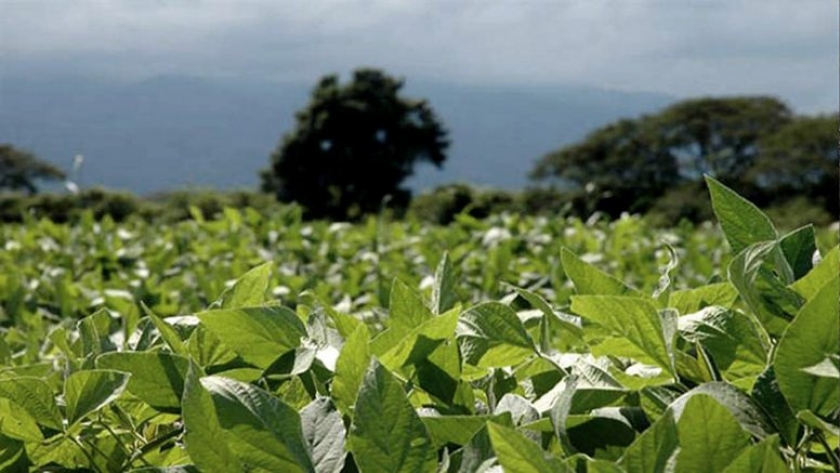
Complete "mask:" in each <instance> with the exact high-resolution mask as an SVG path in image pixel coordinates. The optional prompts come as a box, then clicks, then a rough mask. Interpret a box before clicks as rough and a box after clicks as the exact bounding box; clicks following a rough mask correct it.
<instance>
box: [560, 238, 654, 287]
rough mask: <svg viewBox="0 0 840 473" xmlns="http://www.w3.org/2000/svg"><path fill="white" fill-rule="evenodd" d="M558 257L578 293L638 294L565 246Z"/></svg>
mask: <svg viewBox="0 0 840 473" xmlns="http://www.w3.org/2000/svg"><path fill="white" fill-rule="evenodd" d="M560 259H561V261H562V263H563V270H564V271H565V272H566V276H568V278H569V279H571V280H572V282H573V283H574V284H575V289H577V293H578V294H599V295H610V296H622V295H627V296H630V295H638V293H637V292H636V291H635V290H633V289H630V288H629V287H627V286H625V285H624V283H622V282H621V281H619V280H618V279H616V278H614V277H612V276H610V275H609V274H607V273H605V272H603V271H601V270H600V269H598V268H596V267H595V266H593V265H591V264H589V263H586V262H585V261H583V260H582V259H580V258H578V257H577V255H575V254H574V253H572V252H571V251H569V250H568V249H566V248H563V249H562V250H561V251H560Z"/></svg>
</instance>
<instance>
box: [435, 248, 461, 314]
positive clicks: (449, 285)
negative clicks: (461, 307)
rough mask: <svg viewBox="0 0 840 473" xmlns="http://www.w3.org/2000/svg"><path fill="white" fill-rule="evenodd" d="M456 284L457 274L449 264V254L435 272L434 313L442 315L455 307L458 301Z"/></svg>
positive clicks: (445, 254) (442, 259)
mask: <svg viewBox="0 0 840 473" xmlns="http://www.w3.org/2000/svg"><path fill="white" fill-rule="evenodd" d="M455 282H456V281H455V274H454V271H453V270H452V265H451V264H450V263H449V253H444V254H443V258H441V259H440V263H438V266H437V269H436V270H435V282H434V284H433V285H432V312H434V313H435V314H437V315H440V314H443V313H444V312H446V311H448V310H449V309H451V308H453V307H454V306H455V303H456V302H457V300H458V295H457V294H456V293H455Z"/></svg>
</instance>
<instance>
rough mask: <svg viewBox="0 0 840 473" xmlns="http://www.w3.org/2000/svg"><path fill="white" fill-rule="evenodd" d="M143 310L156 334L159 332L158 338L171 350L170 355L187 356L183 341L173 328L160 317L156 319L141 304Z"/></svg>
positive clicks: (152, 313)
mask: <svg viewBox="0 0 840 473" xmlns="http://www.w3.org/2000/svg"><path fill="white" fill-rule="evenodd" d="M143 310H144V311H145V312H146V315H147V316H148V317H149V320H151V321H152V323H153V324H154V325H155V328H157V330H158V332H160V337H161V338H163V340H164V341H165V342H166V345H168V346H169V349H170V350H172V353H176V354H178V355H185V356H186V355H187V354H188V353H189V351H188V350H187V346H186V345H185V344H184V341H183V340H181V337H180V336H179V335H178V332H177V331H176V330H175V328H174V327H173V326H171V325H169V324H168V323H166V321H165V320H164V319H162V318H160V317H158V316H157V315H156V314H155V313H154V312H152V311H151V309H149V308H148V307H146V305H145V304H143Z"/></svg>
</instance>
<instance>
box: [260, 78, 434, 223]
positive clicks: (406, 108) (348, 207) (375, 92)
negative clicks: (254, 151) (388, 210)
mask: <svg viewBox="0 0 840 473" xmlns="http://www.w3.org/2000/svg"><path fill="white" fill-rule="evenodd" d="M402 87H403V81H402V80H398V79H395V78H393V77H390V76H388V75H386V74H385V73H383V72H382V71H379V70H376V69H360V70H357V71H355V72H354V74H353V78H352V80H351V81H350V82H349V83H347V84H341V83H339V79H338V77H337V76H335V75H329V76H326V77H323V78H322V79H321V80H320V81H319V82H318V85H317V86H316V87H315V89H314V90H313V91H312V97H311V100H310V102H309V104H308V105H307V106H306V107H305V108H304V109H303V110H301V111H299V112H298V113H297V124H296V127H295V129H294V130H293V131H292V132H290V133H288V134H287V135H285V137H284V138H283V140H282V142H281V143H280V145H279V146H278V147H277V149H276V150H275V151H274V153H273V154H272V155H271V158H270V160H271V166H270V168H269V169H267V170H265V171H263V172H262V188H263V190H264V191H267V192H272V193H274V194H276V195H277V197H278V199H279V200H281V201H286V202H297V203H299V204H301V205H302V206H303V207H304V209H305V212H306V215H307V216H308V217H311V218H330V219H353V218H357V217H359V216H361V215H362V214H365V213H369V212H374V211H376V210H378V209H379V208H380V206H381V205H382V202H383V199H385V198H386V196H390V199H391V202H392V203H393V204H395V205H400V206H405V205H407V203H408V199H409V197H410V193H409V192H408V190H406V189H403V188H401V187H400V184H401V183H402V182H403V181H404V180H405V179H406V178H407V177H408V176H410V175H411V174H412V172H413V169H414V165H415V163H417V162H418V161H428V162H430V163H432V164H434V165H436V166H438V167H440V166H441V164H442V163H443V162H444V161H445V160H446V155H445V150H446V148H447V147H448V145H449V141H448V139H447V132H446V130H445V129H444V127H443V125H442V124H441V123H440V121H439V120H438V118H437V117H436V116H435V114H434V112H433V111H432V109H431V108H430V107H429V105H428V103H427V102H426V101H425V100H417V99H410V98H406V97H403V96H401V95H400V89H402Z"/></svg>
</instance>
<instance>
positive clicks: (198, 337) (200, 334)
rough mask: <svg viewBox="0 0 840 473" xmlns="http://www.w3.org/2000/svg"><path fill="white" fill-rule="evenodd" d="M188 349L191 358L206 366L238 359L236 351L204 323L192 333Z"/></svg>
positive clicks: (219, 364) (224, 363)
mask: <svg viewBox="0 0 840 473" xmlns="http://www.w3.org/2000/svg"><path fill="white" fill-rule="evenodd" d="M187 351H188V352H189V356H190V358H192V359H193V360H195V362H196V363H198V364H199V366H204V367H211V366H222V365H227V364H228V363H231V362H233V361H235V360H236V359H237V357H236V353H234V352H233V351H232V350H231V349H230V348H228V347H227V346H226V345H224V344H223V343H222V341H221V340H219V337H217V336H216V335H214V334H213V333H212V332H210V331H209V330H208V329H207V328H205V327H204V326H203V325H198V326H197V327H195V329H194V330H193V331H192V333H190V337H189V339H188V340H187Z"/></svg>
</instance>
